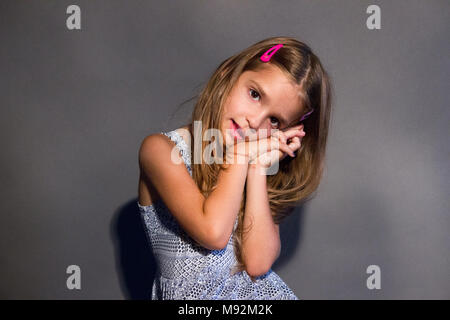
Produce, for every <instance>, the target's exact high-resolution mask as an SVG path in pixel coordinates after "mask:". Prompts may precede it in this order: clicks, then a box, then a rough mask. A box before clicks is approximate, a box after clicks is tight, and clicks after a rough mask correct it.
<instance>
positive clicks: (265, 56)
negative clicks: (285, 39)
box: [260, 43, 283, 62]
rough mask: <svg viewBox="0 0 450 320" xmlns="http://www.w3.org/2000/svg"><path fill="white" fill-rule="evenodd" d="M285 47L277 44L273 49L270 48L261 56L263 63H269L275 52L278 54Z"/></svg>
mask: <svg viewBox="0 0 450 320" xmlns="http://www.w3.org/2000/svg"><path fill="white" fill-rule="evenodd" d="M282 46H283V45H282V44H281V43H280V44H277V45H274V46H273V47H272V48H270V49H269V50H267V51H266V52H264V54H263V55H262V56H261V58H260V59H261V61H262V62H269V60H270V58H272V56H273V55H274V54H275V52H277V51H278V50H279V49H280V48H281V47H282Z"/></svg>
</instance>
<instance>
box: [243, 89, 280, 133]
mask: <svg viewBox="0 0 450 320" xmlns="http://www.w3.org/2000/svg"><path fill="white" fill-rule="evenodd" d="M249 91H250V92H251V91H254V92H256V93H257V94H258V96H259V98H260V99H261V95H260V94H259V92H258V91H256V90H255V89H253V88H250V90H249ZM250 98H251V99H252V100H254V99H253V97H252V94H251V93H250ZM254 101H255V100H254ZM271 118H275V119H277V122H278V126H280V120H278V118H277V117H271Z"/></svg>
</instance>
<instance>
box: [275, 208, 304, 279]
mask: <svg viewBox="0 0 450 320" xmlns="http://www.w3.org/2000/svg"><path fill="white" fill-rule="evenodd" d="M304 214H305V210H304V208H303V206H298V207H296V208H295V209H294V211H293V212H292V213H291V215H290V216H288V217H287V218H285V220H284V221H283V222H281V224H280V241H281V252H280V256H279V257H278V259H277V260H276V261H275V263H274V264H273V266H272V269H273V270H274V271H276V270H279V269H281V268H283V267H284V266H285V265H287V264H288V262H289V261H290V260H291V258H292V257H293V255H294V254H295V252H296V251H297V250H299V248H298V247H299V245H300V242H301V237H302V232H301V230H302V228H303V221H304Z"/></svg>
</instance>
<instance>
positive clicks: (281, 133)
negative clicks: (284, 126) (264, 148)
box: [272, 130, 288, 143]
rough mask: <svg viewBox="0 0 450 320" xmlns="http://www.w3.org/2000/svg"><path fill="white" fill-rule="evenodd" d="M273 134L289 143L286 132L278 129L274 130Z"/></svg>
mask: <svg viewBox="0 0 450 320" xmlns="http://www.w3.org/2000/svg"><path fill="white" fill-rule="evenodd" d="M272 135H273V136H275V137H278V139H279V140H280V141H281V142H283V143H287V139H288V138H287V136H286V135H285V134H284V132H283V131H281V130H276V131H274V132H272Z"/></svg>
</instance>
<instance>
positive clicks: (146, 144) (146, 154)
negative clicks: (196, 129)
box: [139, 128, 189, 168]
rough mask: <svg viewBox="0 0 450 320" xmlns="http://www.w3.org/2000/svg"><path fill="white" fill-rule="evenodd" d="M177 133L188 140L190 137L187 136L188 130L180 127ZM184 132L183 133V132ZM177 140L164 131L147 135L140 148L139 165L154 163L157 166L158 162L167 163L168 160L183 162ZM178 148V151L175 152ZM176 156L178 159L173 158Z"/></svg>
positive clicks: (177, 162)
mask: <svg viewBox="0 0 450 320" xmlns="http://www.w3.org/2000/svg"><path fill="white" fill-rule="evenodd" d="M172 131H176V132H177V133H179V134H180V136H182V138H183V139H184V140H185V142H187V141H186V140H188V139H189V138H185V135H186V132H188V131H187V130H183V128H179V129H176V130H172ZM181 133H183V135H182V134H181ZM176 146H177V142H176V140H175V141H174V140H172V139H171V138H170V137H168V136H166V135H165V134H163V133H154V134H151V135H148V136H146V137H145V138H144V139H143V140H142V143H141V146H140V148H139V166H140V167H141V168H143V165H144V164H146V165H149V164H151V163H153V164H154V165H155V166H157V165H158V164H162V163H166V162H167V161H168V160H172V161H171V162H173V163H175V164H180V163H182V159H181V155H180V154H179V150H178V149H179V148H176ZM174 150H177V152H173V151H174ZM173 156H175V157H176V159H174V158H173Z"/></svg>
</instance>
